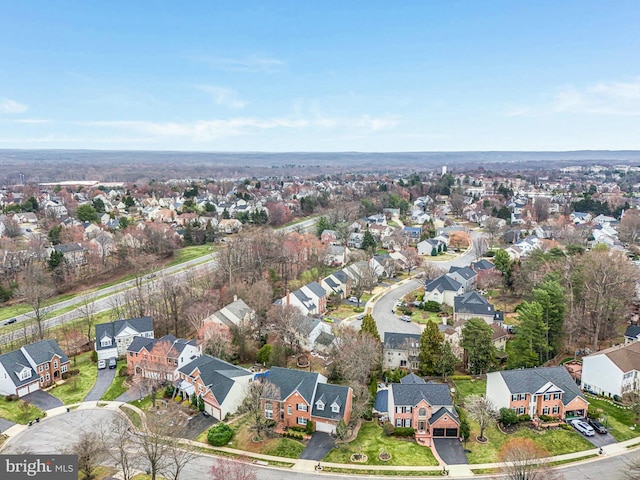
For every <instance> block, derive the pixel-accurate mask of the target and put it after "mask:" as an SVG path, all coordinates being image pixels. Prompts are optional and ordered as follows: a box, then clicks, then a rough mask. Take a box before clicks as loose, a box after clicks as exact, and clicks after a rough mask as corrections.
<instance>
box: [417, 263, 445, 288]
mask: <svg viewBox="0 0 640 480" xmlns="http://www.w3.org/2000/svg"><path fill="white" fill-rule="evenodd" d="M422 271H423V272H424V281H425V282H427V283H428V282H430V281H431V280H435V279H436V278H438V277H439V276H441V275H443V274H444V273H445V271H444V270H443V269H442V268H440V267H439V266H438V265H437V264H436V263H434V262H429V261H426V262H424V263H423V264H422Z"/></svg>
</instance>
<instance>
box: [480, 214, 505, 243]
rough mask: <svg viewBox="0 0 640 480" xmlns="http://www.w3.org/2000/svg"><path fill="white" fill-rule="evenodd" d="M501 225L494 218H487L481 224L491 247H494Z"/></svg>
mask: <svg viewBox="0 0 640 480" xmlns="http://www.w3.org/2000/svg"><path fill="white" fill-rule="evenodd" d="M501 223H502V222H501V220H500V219H499V218H495V217H489V218H487V219H486V220H485V221H484V222H483V227H484V231H485V232H487V233H488V234H489V238H490V246H491V247H493V246H494V245H495V238H496V236H497V235H498V234H499V233H500V230H501V229H502V227H501V226H500V224H501Z"/></svg>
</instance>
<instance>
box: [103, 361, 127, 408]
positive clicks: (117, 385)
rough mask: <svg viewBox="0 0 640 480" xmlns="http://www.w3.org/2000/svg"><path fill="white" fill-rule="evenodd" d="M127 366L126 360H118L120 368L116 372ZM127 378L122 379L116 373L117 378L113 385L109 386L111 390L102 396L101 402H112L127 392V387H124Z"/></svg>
mask: <svg viewBox="0 0 640 480" xmlns="http://www.w3.org/2000/svg"><path fill="white" fill-rule="evenodd" d="M126 365H127V362H126V361H125V360H118V366H117V368H116V372H119V371H120V367H122V366H126ZM127 378H128V377H121V376H120V375H118V373H116V378H114V379H113V382H111V385H109V388H108V389H107V391H106V392H104V395H103V396H102V399H101V400H107V401H112V400H115V399H116V398H118V397H119V396H120V395H122V394H123V393H124V392H126V391H127V387H125V386H124V381H125V380H126V379H127Z"/></svg>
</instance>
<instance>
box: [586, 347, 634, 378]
mask: <svg viewBox="0 0 640 480" xmlns="http://www.w3.org/2000/svg"><path fill="white" fill-rule="evenodd" d="M596 355H606V356H607V357H609V360H611V361H612V362H613V363H614V364H615V365H616V366H617V367H618V368H619V369H620V370H621V371H622V372H630V371H631V370H640V342H633V343H630V344H628V345H616V346H614V347H611V348H607V349H605V350H600V351H599V352H596V353H592V354H591V355H588V356H587V357H586V358H588V357H594V356H596Z"/></svg>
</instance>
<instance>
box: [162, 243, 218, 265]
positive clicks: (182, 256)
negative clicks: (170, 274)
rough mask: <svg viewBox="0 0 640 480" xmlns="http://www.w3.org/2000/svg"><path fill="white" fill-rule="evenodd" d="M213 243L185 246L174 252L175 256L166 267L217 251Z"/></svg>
mask: <svg viewBox="0 0 640 480" xmlns="http://www.w3.org/2000/svg"><path fill="white" fill-rule="evenodd" d="M215 248H216V247H214V246H213V245H209V244H205V245H193V246H191V247H184V248H181V249H179V250H176V251H175V252H173V258H172V259H171V260H170V261H169V262H168V263H167V264H166V265H165V266H166V267H173V266H174V265H179V264H180V263H184V262H188V261H189V260H194V259H196V258H200V257H204V256H205V255H210V254H212V253H214V252H215Z"/></svg>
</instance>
